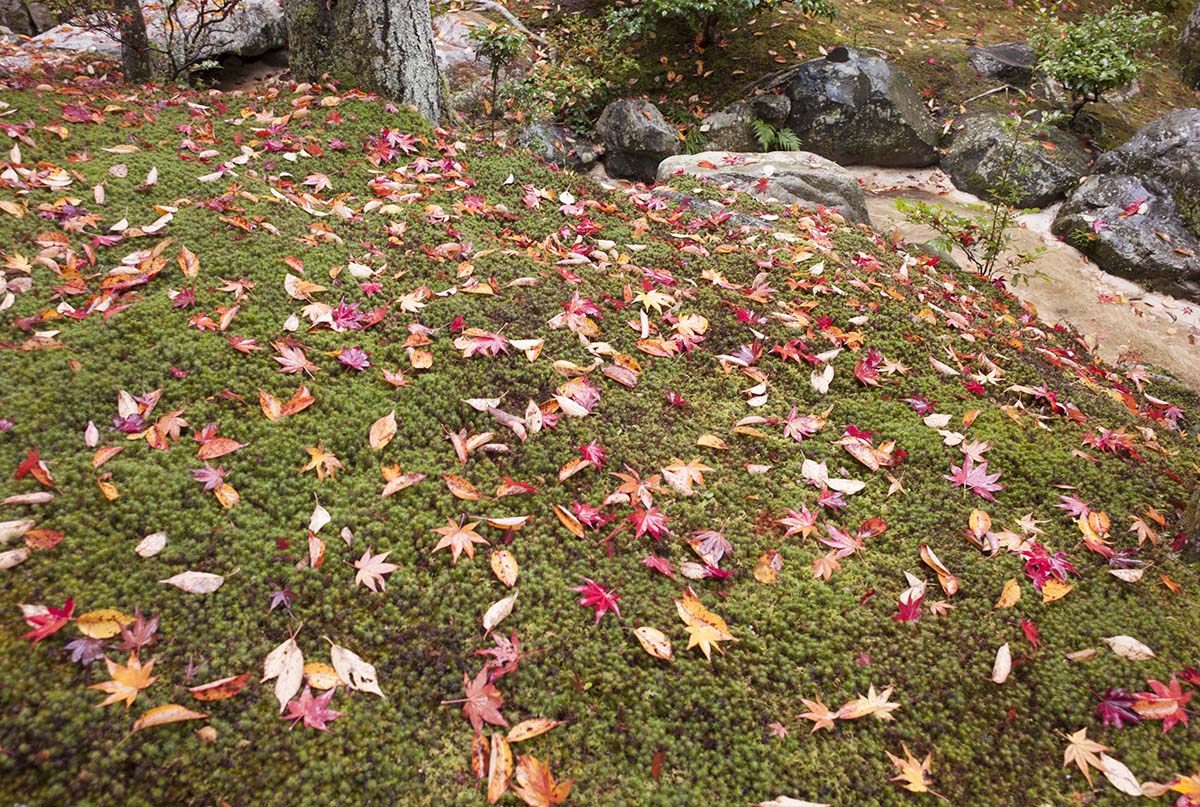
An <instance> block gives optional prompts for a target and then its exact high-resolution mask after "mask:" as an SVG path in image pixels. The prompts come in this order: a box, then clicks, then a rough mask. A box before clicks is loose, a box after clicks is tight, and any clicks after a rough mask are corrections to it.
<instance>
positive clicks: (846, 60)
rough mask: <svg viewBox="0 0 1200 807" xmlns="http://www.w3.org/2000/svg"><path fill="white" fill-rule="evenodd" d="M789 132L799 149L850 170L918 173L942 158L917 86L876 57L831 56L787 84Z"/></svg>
mask: <svg viewBox="0 0 1200 807" xmlns="http://www.w3.org/2000/svg"><path fill="white" fill-rule="evenodd" d="M784 93H785V94H786V95H787V96H788V98H790V99H791V112H790V115H789V116H788V121H787V123H788V126H789V127H790V128H791V129H792V130H793V131H795V132H796V134H797V135H799V137H800V142H801V147H802V148H804V149H805V150H807V151H812V152H815V153H817V154H820V155H821V156H822V157H828V158H829V159H831V160H834V161H836V162H839V163H842V164H845V165H851V164H856V163H866V164H871V165H883V166H896V167H901V166H910V167H920V166H926V165H933V164H934V163H936V162H937V160H938V157H939V152H938V129H937V126H935V125H934V122H933V120H932V118H930V116H929V113H928V112H927V111H926V109H925V106H924V105H923V104H922V103H921V99H920V97H918V95H917V91H916V89H915V88H914V87H913V83H912V80H911V79H910V78H909V77H908V76H907V75H905V74H904V73H903V72H901V71H900V70H899V69H898V68H894V67H892V66H891V65H889V64H888V63H887V62H885V61H884V60H883V59H880V58H879V57H877V56H869V55H866V54H862V53H859V52H858V51H855V50H850V49H847V48H834V49H833V50H832V51H830V53H829V55H828V56H826V57H824V58H821V59H812V60H810V61H807V62H804V63H803V64H802V65H801V66H800V67H799V69H798V70H797V71H796V73H795V74H794V75H793V76H792V78H791V80H790V81H788V83H787V84H786V86H785V88H784Z"/></svg>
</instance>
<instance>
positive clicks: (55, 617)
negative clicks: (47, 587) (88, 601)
mask: <svg viewBox="0 0 1200 807" xmlns="http://www.w3.org/2000/svg"><path fill="white" fill-rule="evenodd" d="M74 612H75V599H74V598H70V599H68V600H67V601H66V602H65V603H63V607H62V608H55V607H53V606H50V607H48V608H47V609H46V613H44V614H35V615H33V616H27V617H25V621H26V622H28V623H29V624H30V625H33V630H31V631H29V633H26V634H25V635H24V636H22V637H21V638H22V639H33V643H34V644H37V643H38V642H40V641H41V640H42V639H45V638H46V637H47V636H50V635H52V634H55V633H58V632H59V631H60V630H62V629H63V627H65V626H66V624H67V623H68V622H70V621H71V614H73V613H74Z"/></svg>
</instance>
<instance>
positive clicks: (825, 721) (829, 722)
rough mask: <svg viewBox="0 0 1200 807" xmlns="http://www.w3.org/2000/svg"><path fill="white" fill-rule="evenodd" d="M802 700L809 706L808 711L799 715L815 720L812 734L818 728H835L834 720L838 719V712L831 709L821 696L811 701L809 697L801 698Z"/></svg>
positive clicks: (805, 718)
mask: <svg viewBox="0 0 1200 807" xmlns="http://www.w3.org/2000/svg"><path fill="white" fill-rule="evenodd" d="M800 701H801V703H803V704H804V705H805V706H807V707H808V711H807V712H805V713H804V714H802V715H799V717H801V718H802V719H804V720H811V721H813V727H812V731H811V732H809V733H810V734H812V733H815V732H816V731H817V730H818V729H829V730H831V731H832V730H833V721H835V720H837V719H838V713H837V712H834V711H831V710H830V708H829V707H828V706H826V705H825V703H824V702H823V701H822V700H821V699H820V698H817V699H816V700H811V701H810V700H809V699H808V698H801V699H800Z"/></svg>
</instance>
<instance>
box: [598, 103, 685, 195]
mask: <svg viewBox="0 0 1200 807" xmlns="http://www.w3.org/2000/svg"><path fill="white" fill-rule="evenodd" d="M596 136H597V137H599V138H600V140H601V141H602V142H603V143H604V167H605V169H606V170H607V171H608V173H609V175H610V176H614V177H621V178H624V179H637V180H641V181H642V182H653V181H654V177H655V175H656V173H657V171H658V164H659V163H660V162H662V161H663V160H665V159H666V158H667V157H671V156H674V155H676V154H678V153H679V152H680V151H681V148H680V142H679V133H678V132H677V131H676V130H675V127H674V126H672V125H671V124H669V123H667V121H666V120H665V119H664V118H663V116H662V113H661V112H659V111H658V107H656V106H654V104H652V103H650V102H649V101H643V100H639V99H635V98H623V99H621V100H619V101H613V102H612V103H611V104H609V105H608V106H606V107H605V108H604V111H603V112H602V113H600V119H599V120H598V121H596Z"/></svg>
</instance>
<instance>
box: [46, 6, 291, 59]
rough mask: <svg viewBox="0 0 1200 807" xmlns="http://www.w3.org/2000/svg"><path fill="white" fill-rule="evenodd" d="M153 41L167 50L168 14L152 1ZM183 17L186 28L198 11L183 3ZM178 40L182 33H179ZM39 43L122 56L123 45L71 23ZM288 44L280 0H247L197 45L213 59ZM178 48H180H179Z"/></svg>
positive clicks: (246, 55) (147, 12)
mask: <svg viewBox="0 0 1200 807" xmlns="http://www.w3.org/2000/svg"><path fill="white" fill-rule="evenodd" d="M143 12H144V13H145V16H146V28H147V33H148V35H149V37H150V44H151V45H154V46H156V47H158V48H160V49H163V50H166V48H167V47H168V45H167V42H168V37H167V33H166V32H167V26H166V21H167V20H166V15H165V14H164V12H163V10H162V6H161V5H159V4H157V3H149V4H147V5H145V6H144V7H143ZM179 17H180V21H181V22H182V24H183V28H184V29H185V30H186V29H188V28H189V27H190V26H191V25H193V24H194V22H195V20H196V11H195V9H194V8H192V7H191V6H190V5H187V4H181V11H180V13H179ZM175 40H176V42H178V41H179V40H180V37H179V36H178V35H176V37H175ZM32 44H33V45H35V46H40V47H45V48H54V49H57V50H66V51H76V52H83V53H97V54H101V55H106V56H120V54H121V46H120V44H118V43H117V42H116V41H115V40H114V39H113V38H112V37H109V36H105V35H104V34H103V33H100V32H97V31H90V30H85V29H83V28H79V27H76V26H72V25H70V24H68V23H64V24H63V25H59V26H56V27H54V28H51V29H50V30H49V31H46V32H44V33H42V34H39V35H37V36H35V37H34V38H33V40H32ZM286 44H287V24H286V23H285V22H284V19H283V7H282V6H281V5H280V2H279V0H244V2H243V3H242V4H241V5H240V6H238V8H237V9H236V10H235V11H234V12H233V13H232V14H230V16H229V17H228V18H226V19H225V20H223V21H222V22H220V23H218V24H216V25H214V26H213V27H212V28H211V29H209V31H208V37H207V38H206V39H205V40H204V41H203V42H201V43H199V44H198V45H197V48H196V50H195V52H196V53H197V54H199V56H200V58H203V59H209V58H216V57H218V56H224V55H227V54H233V55H236V56H240V57H242V58H249V57H253V56H260V55H262V54H264V53H266V52H268V51H272V50H277V49H279V48H282V47H284V46H285V45H286ZM177 52H179V49H178V48H177Z"/></svg>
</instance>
